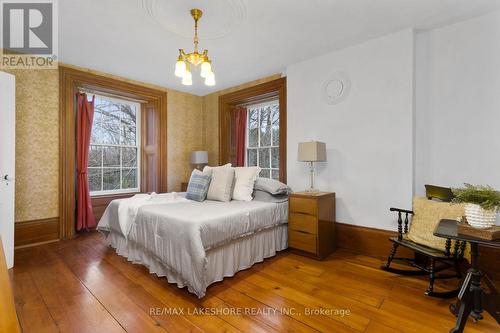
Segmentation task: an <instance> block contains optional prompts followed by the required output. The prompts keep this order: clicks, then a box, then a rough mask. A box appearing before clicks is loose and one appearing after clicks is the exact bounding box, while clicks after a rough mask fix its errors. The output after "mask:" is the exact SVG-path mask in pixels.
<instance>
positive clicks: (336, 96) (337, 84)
mask: <svg viewBox="0 0 500 333" xmlns="http://www.w3.org/2000/svg"><path fill="white" fill-rule="evenodd" d="M350 91H351V81H350V80H349V77H348V76H347V75H346V74H344V73H335V74H334V75H332V76H331V77H330V78H329V79H328V80H326V81H325V82H324V83H323V85H322V87H321V95H322V96H323V99H324V100H325V102H326V103H328V104H338V103H340V102H342V101H344V100H345V99H346V98H347V96H349V92H350Z"/></svg>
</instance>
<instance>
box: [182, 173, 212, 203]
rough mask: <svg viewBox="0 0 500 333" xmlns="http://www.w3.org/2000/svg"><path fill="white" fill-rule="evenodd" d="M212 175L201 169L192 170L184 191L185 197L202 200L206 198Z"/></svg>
mask: <svg viewBox="0 0 500 333" xmlns="http://www.w3.org/2000/svg"><path fill="white" fill-rule="evenodd" d="M211 180H212V177H210V176H209V175H207V174H204V173H203V172H201V171H198V170H193V172H192V173H191V178H189V184H188V188H187V192H186V199H189V200H194V201H199V202H202V201H204V200H205V199H206V197H207V193H208V187H209V186H210V181H211Z"/></svg>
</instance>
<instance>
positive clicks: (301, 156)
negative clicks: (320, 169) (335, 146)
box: [297, 141, 326, 192]
mask: <svg viewBox="0 0 500 333" xmlns="http://www.w3.org/2000/svg"><path fill="white" fill-rule="evenodd" d="M297 158H298V160H299V161H300V162H309V163H310V170H311V187H310V188H309V189H308V190H307V192H319V191H318V190H317V189H315V188H314V162H325V161H326V145H325V143H324V142H319V141H309V142H300V143H299V153H298V157H297Z"/></svg>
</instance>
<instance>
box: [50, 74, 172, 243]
mask: <svg viewBox="0 0 500 333" xmlns="http://www.w3.org/2000/svg"><path fill="white" fill-rule="evenodd" d="M78 88H85V89H90V90H96V91H99V92H103V93H108V94H111V95H116V96H120V97H122V98H124V99H127V98H128V99H133V100H139V101H141V118H144V117H145V116H146V109H148V110H149V111H148V112H150V111H151V110H152V111H153V112H154V114H153V116H154V118H155V127H154V129H153V130H154V133H153V134H152V135H153V137H154V138H155V140H156V142H157V144H156V145H155V146H154V147H148V146H146V143H147V142H148V140H147V133H145V131H144V130H143V129H144V126H145V125H144V124H145V121H144V119H141V123H142V124H143V125H142V128H141V192H147V191H151V190H155V191H157V192H166V191H167V93H166V92H165V91H161V90H157V89H153V88H148V87H144V86H141V85H137V84H133V83H130V82H126V81H122V80H117V79H114V78H110V77H107V76H102V75H97V74H93V73H89V72H86V71H81V70H77V69H74V68H70V67H65V66H60V67H59V89H60V92H59V113H60V117H59V139H60V140H59V151H60V153H59V189H60V191H59V192H60V194H59V195H60V206H59V214H60V224H59V238H60V239H71V238H73V237H74V235H75V220H76V217H75V207H76V191H75V190H76V188H75V187H76V186H75V185H76V184H75V167H76V153H75V152H76V138H75V137H76V136H75V128H76V118H75V110H76V93H77V92H78ZM153 150H154V153H156V154H157V158H156V161H155V165H154V169H155V170H156V171H157V172H156V174H155V175H148V174H147V166H146V164H145V163H147V160H148V154H150V153H153ZM130 195H133V194H129V195H128V196H130ZM126 196H127V194H125V195H124V194H120V195H116V196H115V195H110V196H100V197H96V198H95V199H96V200H97V201H98V203H99V205H105V204H106V203H109V202H110V201H111V200H113V199H115V198H118V197H126Z"/></svg>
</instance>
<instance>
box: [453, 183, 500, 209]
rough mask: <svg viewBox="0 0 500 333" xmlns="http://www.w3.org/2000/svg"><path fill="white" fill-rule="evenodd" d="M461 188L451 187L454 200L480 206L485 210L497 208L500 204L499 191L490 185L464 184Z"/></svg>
mask: <svg viewBox="0 0 500 333" xmlns="http://www.w3.org/2000/svg"><path fill="white" fill-rule="evenodd" d="M464 185H465V186H464V187H462V188H454V189H452V191H453V194H454V195H455V198H454V199H453V201H454V202H466V203H472V204H476V205H479V206H481V207H482V208H483V209H486V210H491V209H494V210H497V209H498V207H499V206H500V192H498V191H495V190H494V189H493V188H492V187H491V186H484V185H471V184H464Z"/></svg>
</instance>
